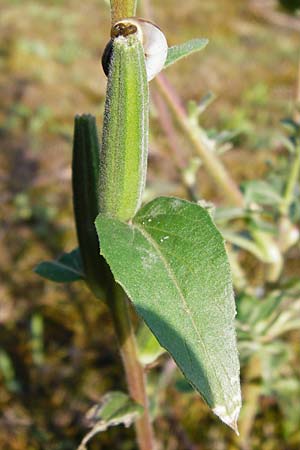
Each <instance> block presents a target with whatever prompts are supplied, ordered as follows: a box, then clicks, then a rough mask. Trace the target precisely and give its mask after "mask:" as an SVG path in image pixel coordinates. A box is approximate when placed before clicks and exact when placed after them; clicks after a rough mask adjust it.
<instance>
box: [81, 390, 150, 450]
mask: <svg viewBox="0 0 300 450" xmlns="http://www.w3.org/2000/svg"><path fill="white" fill-rule="evenodd" d="M142 413H143V407H142V406H140V405H138V404H137V403H135V402H134V401H133V400H131V399H130V397H129V396H128V395H127V394H124V393H123V392H119V391H114V392H108V393H107V394H105V395H104V397H103V398H102V399H101V402H100V403H99V404H97V405H94V406H93V407H92V408H91V409H90V410H89V411H88V412H87V414H86V423H87V425H88V426H89V427H91V428H92V430H91V431H90V432H89V433H88V434H87V435H86V436H85V437H84V438H83V440H82V442H81V444H80V446H79V447H78V450H86V444H87V443H88V441H89V440H90V439H92V437H93V436H95V435H96V434H98V433H101V432H103V431H106V430H107V428H109V427H112V426H116V425H120V424H124V425H125V426H126V427H129V426H130V425H131V424H132V423H133V422H134V421H135V420H136V419H137V418H138V417H139V416H140V415H141V414H142Z"/></svg>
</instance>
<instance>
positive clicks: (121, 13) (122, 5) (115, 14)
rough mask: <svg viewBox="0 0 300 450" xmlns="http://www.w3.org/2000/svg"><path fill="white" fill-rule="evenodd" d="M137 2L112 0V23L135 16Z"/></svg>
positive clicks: (132, 0) (135, 0) (133, 0)
mask: <svg viewBox="0 0 300 450" xmlns="http://www.w3.org/2000/svg"><path fill="white" fill-rule="evenodd" d="M136 3H137V0H110V8H111V21H112V23H114V22H117V21H118V20H120V19H123V18H124V17H132V16H135V11H136Z"/></svg>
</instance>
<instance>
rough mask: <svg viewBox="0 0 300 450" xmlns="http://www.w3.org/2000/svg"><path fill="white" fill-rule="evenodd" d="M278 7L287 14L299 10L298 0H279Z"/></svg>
mask: <svg viewBox="0 0 300 450" xmlns="http://www.w3.org/2000/svg"><path fill="white" fill-rule="evenodd" d="M279 3H280V5H281V6H282V7H283V8H285V9H286V10H287V11H289V12H295V11H296V10H297V9H300V0H279Z"/></svg>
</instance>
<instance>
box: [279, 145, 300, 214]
mask: <svg viewBox="0 0 300 450" xmlns="http://www.w3.org/2000/svg"><path fill="white" fill-rule="evenodd" d="M299 172H300V145H297V146H296V155H295V159H294V161H293V164H292V167H291V171H290V175H289V178H288V182H287V185H286V188H285V193H284V197H283V201H282V204H281V206H280V212H281V214H282V215H283V216H288V213H289V209H290V206H291V204H292V202H293V198H294V191H295V187H296V184H297V182H298V178H299Z"/></svg>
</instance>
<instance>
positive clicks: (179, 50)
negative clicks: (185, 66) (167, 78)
mask: <svg viewBox="0 0 300 450" xmlns="http://www.w3.org/2000/svg"><path fill="white" fill-rule="evenodd" d="M207 44H208V39H192V40H190V41H187V42H185V43H184V44H180V45H174V47H170V48H169V49H168V56H167V59H166V62H165V68H166V67H168V66H170V65H171V64H174V63H175V62H177V61H179V60H180V59H181V58H184V57H185V56H189V55H191V54H192V53H195V52H199V51H200V50H203V49H204V47H206V46H207Z"/></svg>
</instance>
